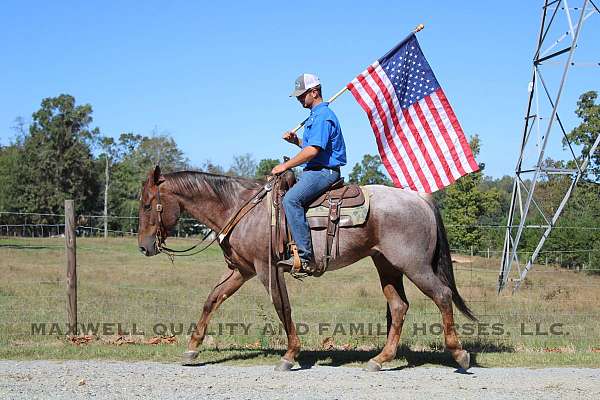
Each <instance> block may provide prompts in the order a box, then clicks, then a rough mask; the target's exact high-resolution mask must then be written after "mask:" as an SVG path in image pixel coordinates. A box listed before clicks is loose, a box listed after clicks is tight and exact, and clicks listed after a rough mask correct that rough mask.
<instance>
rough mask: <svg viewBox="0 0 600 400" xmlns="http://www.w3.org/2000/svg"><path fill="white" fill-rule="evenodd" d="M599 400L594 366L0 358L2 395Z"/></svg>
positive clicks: (599, 378)
mask: <svg viewBox="0 0 600 400" xmlns="http://www.w3.org/2000/svg"><path fill="white" fill-rule="evenodd" d="M449 397H452V398H459V399H468V398H477V399H481V398H485V399H486V400H487V399H511V398H524V399H554V398H555V399H564V398H578V399H582V398H586V399H600V369H581V368H545V369H525V368H473V369H471V370H470V371H469V374H459V373H456V372H455V371H454V370H453V369H452V368H429V367H416V368H404V369H397V370H387V371H382V372H379V373H369V372H365V371H363V370H361V369H359V368H350V367H325V366H314V367H312V368H310V369H303V370H301V369H295V370H294V371H292V372H288V373H284V372H275V371H273V367H272V366H270V365H269V366H266V365H265V366H255V367H235V366H224V365H210V366H199V367H182V366H179V365H176V364H161V363H152V362H134V363H131V362H109V361H0V398H1V399H21V398H23V399H48V398H52V399H79V398H95V399H117V398H162V399H164V398H177V399H194V400H197V399H353V400H354V399H370V400H372V399H375V398H376V399H392V398H393V399H399V398H400V399H401V398H411V399H414V398H416V399H428V400H431V399H434V398H437V399H441V398H449Z"/></svg>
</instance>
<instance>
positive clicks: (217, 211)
mask: <svg viewBox="0 0 600 400" xmlns="http://www.w3.org/2000/svg"><path fill="white" fill-rule="evenodd" d="M173 194H174V195H175V197H176V198H177V201H178V203H179V205H180V207H181V209H182V210H183V211H185V212H187V213H188V214H190V215H191V216H192V217H193V218H194V219H196V220H197V221H199V222H200V223H202V224H204V225H206V226H208V227H209V228H210V229H212V230H215V231H220V230H221V229H222V228H223V227H224V226H225V224H226V222H227V220H228V219H229V217H230V216H231V215H232V214H233V213H234V212H235V211H236V210H237V208H238V207H239V205H240V204H241V203H242V199H241V198H240V197H239V196H238V198H237V199H235V200H234V201H229V202H227V204H226V203H225V202H224V201H223V199H220V198H218V197H217V196H216V195H215V193H214V192H212V191H209V190H203V191H196V192H194V193H185V194H181V193H173ZM240 196H243V193H242V191H240Z"/></svg>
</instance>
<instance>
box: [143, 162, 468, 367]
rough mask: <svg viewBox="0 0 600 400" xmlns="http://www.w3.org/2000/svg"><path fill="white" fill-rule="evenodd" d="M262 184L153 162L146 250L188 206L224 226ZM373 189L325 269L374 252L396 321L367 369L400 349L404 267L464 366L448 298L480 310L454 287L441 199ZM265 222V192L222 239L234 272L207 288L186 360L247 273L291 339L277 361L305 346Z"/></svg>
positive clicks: (287, 361) (155, 247) (146, 200)
mask: <svg viewBox="0 0 600 400" xmlns="http://www.w3.org/2000/svg"><path fill="white" fill-rule="evenodd" d="M264 184H265V182H263V181H258V180H256V181H255V180H248V179H241V178H232V177H228V176H220V175H212V174H208V173H203V172H190V171H183V172H175V173H171V174H165V175H163V174H161V171H160V168H159V167H158V166H157V167H156V168H155V169H154V170H153V171H150V173H149V174H148V179H147V181H146V182H145V183H144V186H143V190H142V194H141V197H140V209H139V217H140V218H139V236H138V244H139V248H140V250H141V252H142V253H143V254H144V255H146V256H154V255H156V254H158V253H159V252H160V249H159V245H160V243H159V240H157V239H158V238H159V237H160V238H161V239H164V238H166V234H167V233H168V231H169V229H171V228H172V227H174V226H175V224H176V223H177V219H178V218H179V215H180V214H181V212H183V211H185V212H187V213H189V214H190V215H192V216H193V217H194V218H195V219H197V220H198V221H199V222H201V223H203V224H205V225H206V226H208V227H209V228H211V229H212V230H214V231H216V232H219V231H220V230H221V229H222V228H223V225H224V224H225V223H226V221H228V219H229V217H230V216H231V215H233V214H234V213H235V212H236V211H237V210H239V208H240V207H241V206H242V205H243V204H244V203H245V201H246V200H248V199H249V198H250V197H252V195H253V194H254V193H256V192H257V191H258V190H260V189H261V187H262V186H263V185H264ZM367 188H368V191H369V193H370V196H371V197H370V207H371V208H370V211H369V215H368V219H367V222H366V223H365V224H363V225H361V226H357V227H350V228H343V229H341V231H342V236H341V238H340V243H339V248H340V251H339V256H338V257H337V258H336V259H334V260H332V262H331V264H330V265H329V269H328V271H334V270H336V269H340V268H343V267H345V266H348V265H350V264H352V263H355V262H357V261H358V260H360V259H362V258H365V257H367V256H370V257H371V258H372V259H373V262H374V264H375V267H376V268H377V272H378V273H379V278H380V281H381V287H382V289H383V294H384V296H385V298H386V299H387V302H388V305H389V310H390V313H391V325H390V329H389V333H388V336H387V342H386V344H385V346H384V348H383V350H382V351H381V353H379V354H378V355H377V356H376V357H373V358H372V359H371V360H369V362H368V364H367V369H368V370H371V371H378V370H380V369H381V366H382V364H383V363H385V362H387V361H390V360H393V359H394V357H395V355H396V349H397V347H398V343H399V340H400V334H401V331H402V324H403V322H404V318H405V315H406V311H407V310H408V301H407V299H406V295H405V293H404V286H403V282H402V279H403V276H404V275H406V277H407V278H408V279H410V280H411V281H412V282H413V283H414V284H415V285H416V286H417V287H418V288H419V289H420V290H421V291H422V292H423V293H425V294H426V295H427V296H429V297H430V298H431V299H432V300H433V301H434V302H435V304H436V305H437V306H438V308H439V309H440V312H441V313H442V320H443V326H444V336H445V343H446V349H447V350H448V351H449V352H450V353H451V354H452V356H453V357H454V360H455V361H456V362H457V363H458V364H459V365H460V367H462V368H464V369H467V368H468V367H469V363H470V356H469V353H468V352H467V351H466V350H463V349H462V345H461V343H460V341H459V339H458V336H457V333H456V330H455V329H454V317H453V314H452V303H453V302H454V304H455V305H456V306H457V307H458V309H459V310H460V311H461V312H462V313H463V314H465V315H466V316H467V317H469V318H470V319H475V317H474V316H473V314H472V312H471V310H469V308H468V307H467V306H466V304H465V302H464V301H463V299H462V298H461V297H460V295H459V294H458V290H457V289H456V284H455V281H454V273H453V271H452V260H451V258H450V251H449V247H448V242H447V239H446V232H445V229H444V225H443V223H442V220H441V217H440V214H439V212H438V210H437V208H436V206H435V205H433V204H432V203H431V202H430V200H429V199H426V198H424V197H422V196H420V195H419V194H417V193H414V192H410V191H406V190H401V189H397V188H391V187H386V186H380V185H369V186H367ZM159 214H160V215H159ZM269 221H270V212H269V209H268V207H267V201H266V199H265V198H263V200H262V201H261V203H260V204H258V205H257V206H256V207H255V208H253V209H252V210H251V211H250V212H249V213H248V214H247V215H246V216H245V217H244V218H243V219H242V220H241V221H239V222H238V223H237V225H236V226H235V228H234V229H233V230H232V231H231V233H230V234H229V236H228V238H227V245H226V246H222V247H223V249H224V251H225V255H226V259H227V262H228V264H229V268H230V271H227V272H226V273H225V274H224V275H223V277H222V278H221V280H220V281H219V283H218V284H217V285H216V286H215V288H214V289H213V290H212V291H211V293H210V294H209V295H208V298H207V300H206V303H205V304H204V308H203V311H202V316H201V317H200V320H199V321H198V323H197V325H196V329H195V331H194V332H193V334H192V336H191V338H190V341H189V343H188V350H187V351H186V352H185V353H184V354H183V359H184V363H191V362H192V361H193V360H194V359H195V358H196V357H197V356H198V353H199V351H198V347H199V345H200V344H202V341H203V339H204V336H205V334H206V328H207V325H208V322H209V320H210V318H211V316H212V314H213V312H214V311H215V310H216V309H217V308H218V307H219V305H220V304H221V303H223V301H225V299H227V298H229V297H231V295H232V294H234V293H235V292H236V291H237V290H238V289H239V288H240V287H241V286H242V285H243V284H244V282H246V281H247V280H249V279H251V278H253V277H254V276H258V278H259V279H260V280H261V282H262V283H263V284H264V285H265V287H266V288H267V290H268V291H269V293H271V294H272V298H273V305H274V306H275V310H276V311H277V314H278V316H279V319H280V320H281V322H282V324H283V326H284V328H285V331H286V334H287V339H288V347H287V352H286V353H285V354H284V356H283V358H282V359H281V362H280V363H279V364H278V366H277V367H276V369H278V370H289V369H291V367H292V366H293V365H294V362H295V360H296V357H297V356H298V354H299V352H300V340H299V338H298V335H297V334H296V327H295V324H294V322H293V321H292V314H291V306H290V303H289V299H288V294H287V289H286V285H285V279H284V277H283V271H281V269H277V270H276V271H275V272H273V273H271V272H270V271H269V269H270V268H269V260H270V257H269V245H268V243H269V240H270V232H269V229H270V222H269ZM324 242H325V240H324V235H314V236H313V247H314V251H315V254H316V255H319V254H324V246H325V243H324ZM271 271H273V270H271ZM272 274H274V276H272ZM269 286H270V288H269ZM269 289H270V290H269Z"/></svg>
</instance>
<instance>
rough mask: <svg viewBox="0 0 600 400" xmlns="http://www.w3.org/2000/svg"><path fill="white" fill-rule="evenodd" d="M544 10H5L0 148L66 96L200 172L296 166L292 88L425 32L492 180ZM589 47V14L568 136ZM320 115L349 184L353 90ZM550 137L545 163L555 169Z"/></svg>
mask: <svg viewBox="0 0 600 400" xmlns="http://www.w3.org/2000/svg"><path fill="white" fill-rule="evenodd" d="M542 3H543V2H542V1H516V0H509V1H503V2H491V1H490V2H484V1H464V2H458V3H457V2H441V1H425V0H423V1H419V2H414V1H413V2H405V1H395V2H389V1H375V0H373V1H369V2H368V3H365V2H358V1H356V2H355V1H327V2H318V3H317V2H304V3H300V2H281V1H277V2H263V1H253V2H248V1H229V2H198V1H187V2H184V1H169V2H165V1H144V2H140V1H137V2H131V1H130V2H127V1H118V2H117V1H114V2H113V1H102V2H81V1H56V2H47V1H37V2H36V1H26V0H25V1H7V2H3V7H2V12H1V13H0V37H1V38H2V39H0V50H1V51H2V62H1V63H0V91H1V93H2V96H1V97H0V144H2V145H6V144H8V143H10V141H11V140H12V139H13V138H14V136H15V132H14V130H12V129H11V127H12V126H14V120H15V118H17V117H23V118H24V119H25V121H26V122H30V121H31V114H32V113H33V112H35V111H36V110H37V109H38V108H39V106H40V103H41V100H42V99H43V98H46V97H52V96H57V95H59V94H61V93H67V94H70V95H73V96H74V97H75V98H76V100H77V103H78V104H84V103H89V104H91V105H92V107H93V118H94V121H93V123H92V127H96V126H97V127H99V128H100V130H101V132H102V134H104V135H107V136H114V137H118V136H119V134H121V133H123V132H134V133H138V134H143V135H151V134H152V133H153V132H158V133H168V134H169V135H171V136H172V137H173V138H174V139H175V141H176V142H177V143H178V145H179V146H180V148H182V149H183V151H184V152H185V155H186V156H187V157H188V158H189V160H190V161H191V163H192V164H193V165H196V166H200V165H202V164H203V162H205V161H206V160H210V161H211V162H213V163H217V164H220V165H222V166H224V167H225V168H227V167H228V166H229V165H230V164H231V162H232V160H233V156H234V155H241V154H245V153H251V154H252V156H253V157H254V158H255V159H256V160H260V159H262V158H281V157H282V156H284V155H288V156H293V155H294V154H295V153H296V152H297V148H296V147H294V146H293V145H291V144H288V143H287V142H285V141H283V140H282V139H281V135H282V133H283V132H284V131H286V130H289V129H291V128H293V127H294V126H295V125H296V124H297V123H299V122H300V121H302V120H303V119H304V118H305V117H306V116H307V110H305V109H303V108H301V107H300V105H299V103H298V102H297V101H296V100H295V99H293V98H289V97H288V95H289V93H290V92H291V90H292V89H293V85H294V80H295V79H296V77H297V76H298V75H300V74H301V73H303V72H310V73H315V74H317V75H318V76H319V77H320V79H321V81H322V85H323V92H324V93H323V94H324V97H326V98H327V97H329V96H331V95H333V94H334V93H335V92H337V91H338V90H339V89H341V88H343V87H344V86H345V85H346V84H347V83H348V82H349V81H350V80H352V79H353V78H354V77H355V76H356V75H357V74H359V73H360V72H361V71H362V70H363V69H364V68H365V67H366V66H367V65H369V64H370V63H372V62H373V61H374V60H375V59H377V58H379V57H381V56H382V55H383V54H384V53H385V52H387V50H389V49H390V48H391V47H393V46H394V45H395V44H396V43H397V42H399V41H400V40H402V39H403V38H404V37H405V36H406V35H407V34H408V33H409V31H410V30H412V29H413V28H414V27H415V26H416V25H418V24H420V23H423V24H425V29H424V30H423V31H421V32H420V33H418V39H419V42H420V44H421V47H422V49H423V52H424V53H425V56H426V58H427V59H428V61H429V63H430V65H431V66H432V69H433V71H434V72H435V74H436V76H437V79H438V81H439V82H440V84H441V86H442V88H443V89H444V91H445V93H446V95H447V96H448V98H449V100H450V103H451V104H452V106H453V108H454V110H455V112H456V114H457V116H458V119H459V121H460V123H461V125H462V127H463V130H464V131H465V132H466V133H467V135H473V134H478V135H479V137H480V139H481V153H480V155H479V156H478V157H477V159H478V161H479V162H483V163H485V165H486V167H485V173H486V174H487V175H490V176H493V177H501V176H503V175H511V174H512V173H513V171H514V168H515V162H516V159H517V156H518V148H519V143H520V140H521V135H522V130H523V119H524V116H525V110H526V105H527V97H528V92H527V88H528V83H529V81H530V80H531V74H532V63H531V60H532V58H533V53H534V50H535V44H536V40H537V35H538V32H539V24H540V17H541V5H542ZM580 3H581V1H579V2H575V1H570V2H569V4H570V5H571V6H572V7H573V6H577V5H578V4H580ZM557 18H559V19H558V20H557V21H560V27H559V28H557V30H556V32H552V33H551V34H550V35H551V36H550V37H552V35H554V36H556V38H557V39H558V38H559V36H560V33H559V31H560V32H562V31H564V30H566V26H567V25H566V17H565V15H564V13H562V12H561V13H559V15H558V17H557ZM599 38H600V15H597V14H596V15H593V16H591V17H590V18H589V19H588V20H586V22H585V24H584V27H583V31H582V35H581V38H580V46H579V48H578V50H577V53H576V60H579V58H577V57H578V56H581V57H582V58H583V59H581V61H582V62H588V63H589V62H595V63H596V66H595V67H593V66H592V67H587V68H586V67H582V68H574V69H572V71H571V72H570V73H569V78H568V80H567V84H566V86H565V91H564V94H563V96H562V98H561V103H560V104H561V107H562V109H561V110H559V111H560V112H561V117H562V119H563V122H564V123H565V125H566V127H567V129H571V128H572V127H574V126H576V125H577V123H578V121H577V119H576V117H575V115H574V109H575V106H576V102H577V98H578V96H579V95H580V94H581V93H582V92H584V91H586V90H600V68H599V67H598V62H599V61H600V51H598V46H599V43H600V40H598V39H599ZM594 47H595V48H594ZM558 48H559V47H557V49H558ZM586 57H587V58H586ZM548 68H553V66H549V67H548ZM554 68H555V69H554V71H549V72H548V75H547V76H548V78H547V80H548V82H549V84H550V86H551V87H552V88H557V87H558V81H557V77H558V76H559V75H560V72H562V69H561V68H562V67H561V66H560V65H558V64H557V65H555V66H554ZM553 90H555V89H553ZM331 108H332V109H333V110H334V111H335V112H336V114H337V116H338V118H339V120H340V123H341V126H342V131H343V133H344V137H345V141H346V147H347V153H348V166H346V167H345V168H344V169H343V174H344V175H347V174H348V173H349V172H350V170H351V168H352V166H353V165H354V164H355V163H357V162H359V161H360V160H361V159H362V157H363V155H364V154H366V153H369V154H376V153H377V146H376V142H375V138H374V135H373V132H372V130H371V128H370V126H369V123H368V119H367V117H366V115H365V114H364V113H363V111H362V110H361V109H360V107H359V105H358V104H357V103H356V101H355V100H354V98H353V97H352V96H351V95H350V94H349V93H347V94H345V95H343V96H341V97H340V98H339V99H338V100H337V101H336V102H335V103H333V104H332V105H331ZM551 137H553V136H551ZM554 138H555V139H556V144H553V145H551V146H550V148H549V152H548V154H549V155H550V156H555V157H556V158H560V154H561V146H560V145H559V140H558V139H560V138H559V137H558V136H557V135H554Z"/></svg>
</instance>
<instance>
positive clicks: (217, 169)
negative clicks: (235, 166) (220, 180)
mask: <svg viewBox="0 0 600 400" xmlns="http://www.w3.org/2000/svg"><path fill="white" fill-rule="evenodd" d="M200 170H201V171H204V172H208V173H209V174H218V175H225V170H224V169H223V167H221V166H220V165H219V164H215V163H213V162H212V161H210V160H206V161H204V163H203V164H202V166H201V167H200Z"/></svg>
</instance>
